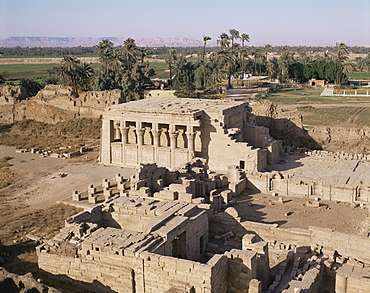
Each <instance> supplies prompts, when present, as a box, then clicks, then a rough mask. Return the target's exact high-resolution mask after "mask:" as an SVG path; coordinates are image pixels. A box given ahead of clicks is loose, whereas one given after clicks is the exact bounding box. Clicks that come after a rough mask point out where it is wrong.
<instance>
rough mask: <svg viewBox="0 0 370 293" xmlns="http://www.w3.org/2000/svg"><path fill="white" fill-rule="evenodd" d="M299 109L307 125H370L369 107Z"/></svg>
mask: <svg viewBox="0 0 370 293" xmlns="http://www.w3.org/2000/svg"><path fill="white" fill-rule="evenodd" d="M297 110H298V111H299V112H300V113H301V114H302V118H303V123H304V124H305V125H312V126H338V125H343V124H345V125H349V124H355V125H358V126H370V108H369V107H333V108H315V107H311V106H306V107H297Z"/></svg>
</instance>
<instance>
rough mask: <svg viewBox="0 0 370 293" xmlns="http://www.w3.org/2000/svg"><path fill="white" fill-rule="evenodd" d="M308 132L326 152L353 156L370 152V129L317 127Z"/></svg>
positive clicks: (309, 129) (308, 129)
mask: <svg viewBox="0 0 370 293" xmlns="http://www.w3.org/2000/svg"><path fill="white" fill-rule="evenodd" d="M307 131H308V135H309V136H310V137H312V139H314V140H315V141H317V142H318V143H319V144H320V145H322V146H323V148H324V149H326V150H330V151H338V152H340V151H344V152H349V153H352V154H356V153H369V152H370V147H369V146H370V127H365V126H364V127H340V126H330V127H327V126H315V127H310V128H307Z"/></svg>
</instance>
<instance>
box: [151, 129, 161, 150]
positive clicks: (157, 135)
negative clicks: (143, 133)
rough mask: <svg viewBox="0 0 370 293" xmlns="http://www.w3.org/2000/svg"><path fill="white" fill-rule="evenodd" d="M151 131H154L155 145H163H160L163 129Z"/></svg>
mask: <svg viewBox="0 0 370 293" xmlns="http://www.w3.org/2000/svg"><path fill="white" fill-rule="evenodd" d="M151 131H152V134H153V145H154V146H155V147H159V146H161V145H160V137H161V132H162V130H156V129H152V130H151Z"/></svg>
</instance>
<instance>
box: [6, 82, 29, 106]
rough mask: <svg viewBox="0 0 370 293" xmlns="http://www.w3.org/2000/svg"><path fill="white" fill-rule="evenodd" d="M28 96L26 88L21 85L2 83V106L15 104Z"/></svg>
mask: <svg viewBox="0 0 370 293" xmlns="http://www.w3.org/2000/svg"><path fill="white" fill-rule="evenodd" d="M26 98H27V93H26V91H25V89H24V88H23V87H21V86H19V85H0V106H4V105H13V104H14V103H16V102H17V101H21V100H24V99H26Z"/></svg>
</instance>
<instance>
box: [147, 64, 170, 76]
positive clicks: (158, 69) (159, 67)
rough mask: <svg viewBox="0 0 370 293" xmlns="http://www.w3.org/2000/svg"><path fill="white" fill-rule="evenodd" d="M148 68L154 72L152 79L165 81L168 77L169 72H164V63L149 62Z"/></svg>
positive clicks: (165, 67)
mask: <svg viewBox="0 0 370 293" xmlns="http://www.w3.org/2000/svg"><path fill="white" fill-rule="evenodd" d="M150 66H151V67H152V68H153V69H154V70H155V76H153V78H162V79H167V78H169V77H170V73H169V71H166V70H167V63H166V62H150Z"/></svg>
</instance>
